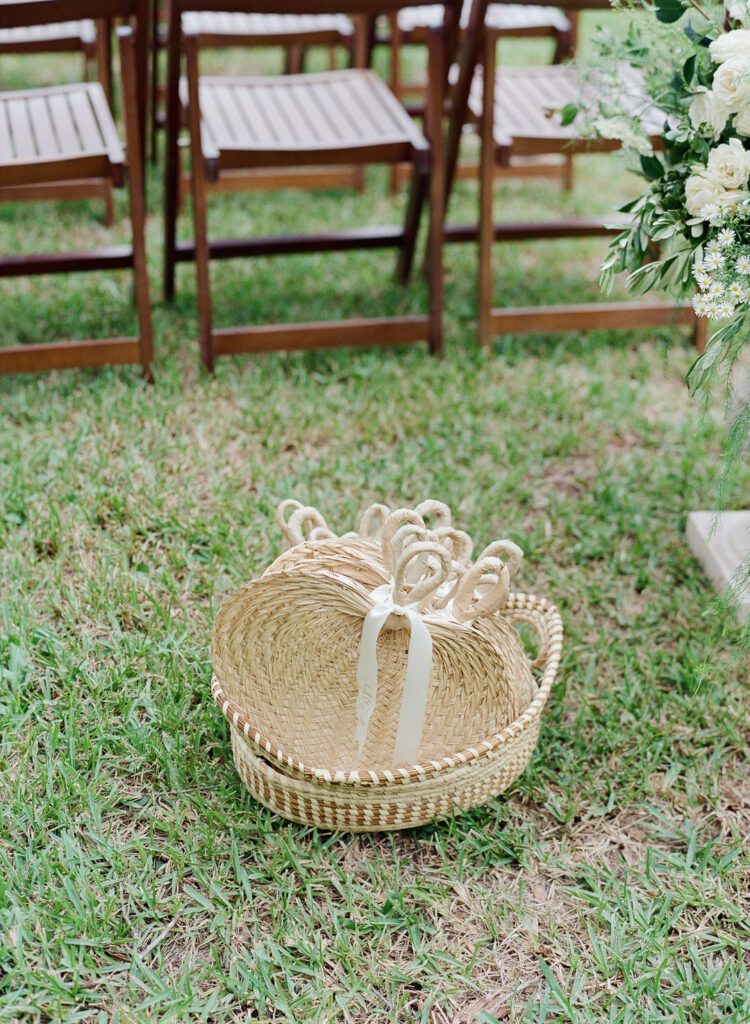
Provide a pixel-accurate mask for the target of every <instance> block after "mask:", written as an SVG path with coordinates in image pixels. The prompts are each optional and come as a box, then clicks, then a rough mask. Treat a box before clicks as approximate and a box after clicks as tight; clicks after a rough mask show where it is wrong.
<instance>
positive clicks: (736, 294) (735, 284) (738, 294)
mask: <svg viewBox="0 0 750 1024" xmlns="http://www.w3.org/2000/svg"><path fill="white" fill-rule="evenodd" d="M727 291H728V292H729V294H730V295H731V296H732V298H733V299H734V301H735V302H742V300H743V299H744V298H745V292H746V291H747V288H746V287H745V286H744V285H741V284H740V283H739V281H732V283H731V284H730V285H729V288H728V289H727Z"/></svg>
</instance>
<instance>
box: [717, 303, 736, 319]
mask: <svg viewBox="0 0 750 1024" xmlns="http://www.w3.org/2000/svg"><path fill="white" fill-rule="evenodd" d="M730 316H734V306H733V305H732V303H731V302H720V303H719V308H718V312H717V319H718V320H728V319H729V317H730Z"/></svg>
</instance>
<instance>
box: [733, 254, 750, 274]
mask: <svg viewBox="0 0 750 1024" xmlns="http://www.w3.org/2000/svg"><path fill="white" fill-rule="evenodd" d="M734 269H735V270H736V271H737V273H738V274H745V275H747V274H750V256H738V257H737V262H736V263H735V265H734Z"/></svg>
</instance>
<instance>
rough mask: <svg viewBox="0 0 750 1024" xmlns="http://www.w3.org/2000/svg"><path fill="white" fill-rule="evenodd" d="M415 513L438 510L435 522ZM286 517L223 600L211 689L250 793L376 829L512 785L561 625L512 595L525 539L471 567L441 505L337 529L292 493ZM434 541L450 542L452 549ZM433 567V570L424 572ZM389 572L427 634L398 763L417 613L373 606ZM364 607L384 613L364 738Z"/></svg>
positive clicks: (301, 814)
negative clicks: (444, 606) (420, 701)
mask: <svg viewBox="0 0 750 1024" xmlns="http://www.w3.org/2000/svg"><path fill="white" fill-rule="evenodd" d="M290 513H291V515H290ZM423 514H424V515H427V514H429V515H430V516H431V517H432V518H433V519H434V520H435V521H436V526H435V530H434V531H433V532H430V531H426V528H425V526H424V522H423V519H422V516H423ZM279 522H280V525H281V526H282V530H283V531H284V533H285V536H286V537H287V541H288V543H289V544H291V547H290V548H289V550H287V551H285V552H284V553H283V554H282V555H281V556H280V557H279V558H278V559H277V560H276V561H275V562H274V563H273V564H272V565H271V566H269V568H268V569H267V570H266V571H265V572H264V573H263V575H262V576H261V577H259V578H258V579H256V580H255V581H253V582H252V583H250V584H249V585H248V586H246V587H244V588H242V589H241V590H240V591H237V592H236V593H235V594H233V595H232V596H231V597H230V598H229V600H228V601H227V602H226V603H225V604H224V606H223V607H222V609H221V610H220V613H219V615H218V617H217V621H216V627H215V630H214V672H215V674H214V679H213V683H212V692H213V696H214V699H215V701H216V703H217V704H218V706H219V707H220V708H221V710H222V712H223V713H224V715H225V716H226V718H227V719H228V721H229V723H230V728H231V738H232V750H233V754H234V760H235V763H236V766H237V770H238V773H239V775H240V777H241V778H242V780H243V782H244V783H245V785H246V787H247V788H248V790H249V791H250V792H251V793H252V795H253V796H254V797H255V798H256V799H257V800H259V802H261V803H262V804H264V805H265V806H267V807H269V808H271V809H272V810H274V811H276V812H277V813H279V814H281V815H282V816H284V817H286V818H288V819H290V820H292V821H295V822H299V823H301V824H305V825H312V826H318V827H321V828H326V829H344V830H348V831H380V830H393V829H401V828H411V827H414V826H417V825H421V824H424V823H426V822H429V821H431V820H433V819H436V818H441V817H445V816H447V815H449V814H451V813H453V812H456V811H462V810H467V809H469V808H471V807H475V806H477V805H480V804H483V803H486V802H487V801H488V800H490V799H492V798H493V797H495V796H497V795H498V794H500V793H502V792H503V791H504V790H505V789H507V788H508V786H510V785H511V784H512V783H513V782H514V781H515V780H516V779H517V778H518V776H519V775H520V774H521V773H522V772H523V770H524V768H525V767H526V765H527V764H528V762H529V760H530V758H531V756H532V754H533V752H534V749H535V747H536V744H537V740H538V737H539V729H540V720H541V715H542V712H543V710H544V706H545V704H546V701H547V699H548V697H549V693H550V690H551V688H552V685H553V683H554V680H555V677H556V674H557V669H558V666H559V662H560V656H561V652H562V635H563V630H562V621H561V619H560V616H559V614H558V613H557V610H556V609H555V608H554V607H553V606H552V605H551V604H550V603H549V602H548V601H546V600H545V599H543V598H538V597H535V596H532V595H526V594H519V593H510V594H509V586H508V581H509V580H510V575H512V573H514V572H515V571H516V569H517V568H518V564H519V562H520V559H521V558H522V557H523V554H522V552H521V551H520V549H519V548H517V546H516V545H514V544H512V542H509V541H498V542H495V544H494V545H490V547H489V548H487V549H485V551H484V552H483V554H482V556H480V558H479V559H478V560H477V562H476V563H474V565H473V567H472V563H471V562H470V561H469V559H470V556H471V547H472V545H471V539H470V538H469V537H468V536H467V535H466V534H462V533H461V532H460V531H456V530H454V529H453V528H452V527H451V526H450V512H449V510H448V509H447V508H446V506H444V505H442V504H441V503H439V502H424V503H422V505H421V506H418V507H417V509H416V510H414V511H411V510H398V511H397V512H396V513H389V511H388V509H386V508H385V507H384V506H374V507H373V508H372V509H371V510H369V511H368V513H366V514H365V516H364V517H363V519H362V523H361V527H360V530H361V533H360V535H353V534H347V535H345V536H344V537H340V538H339V537H336V536H335V535H334V534H333V533H332V532H331V531H330V530H329V529H328V527H327V525H326V524H325V520H324V519H323V517H322V516H321V515H320V513H318V512H317V511H316V510H315V509H311V508H308V507H303V506H301V505H300V504H299V503H297V502H292V501H290V502H285V503H283V504H282V506H281V508H280V510H279ZM381 535H382V538H383V540H382V543H379V542H378V541H379V540H380V537H381ZM391 539H392V543H393V549H392V550H393V554H392V555H391V546H390V545H391ZM397 544H398V545H399V546H398V547H397V546H396V545H397ZM442 544H446V545H448V547H447V548H446V549H445V550H446V552H452V554H448V555H447V557H448V562H445V558H446V554H442V553H441V551H442V548H441V546H440V545H442ZM404 545H406V546H404ZM422 552H423V553H422ZM438 555H439V557H440V559H442V560H443V561H442V564H443V569H442V570H440V568H439V564H438V561H437V556H438ZM392 559H393V560H392ZM451 559H452V561H451ZM456 559H459V561H458V562H457V561H456ZM399 560H400V561H399ZM407 565H411V566H412V568H411V569H407V568H406V566H407ZM449 566H452V568H451V569H450V571H451V573H452V576H451V577H449V578H451V579H453V580H458V583H457V584H452V586H454V587H457V588H458V589H454V590H453V593H454V595H456V596H455V599H454V602H453V607H454V611H453V612H452V613H451V612H450V609H449V611H448V612H447V613H446V614H443V612H442V611H441V610H440V608H441V605H440V604H439V603H437V602H434V603H433V598H432V597H431V596H430V594H434V593H435V586H436V585H439V586H443V584H442V583H441V582H440V579H441V578H442V580H445V579H446V577H445V576H444V575H443V576H442V577H440V572H443V573H444V572H447V571H448V567H449ZM415 573H416V575H415ZM425 573H427V575H426V576H425V575H424V574H425ZM436 573H437V576H435V575H434V574H436ZM456 573H458V576H456ZM430 574H433V575H430ZM462 574H465V579H463V580H462ZM470 577H471V581H469V578H470ZM422 578H424V581H425V582H424V583H419V584H418V583H417V581H418V580H419V579H422ZM433 578H434V579H437V583H432V582H427V581H428V580H430V581H431V580H432V579H433ZM391 580H394V581H395V582H394V583H393V586H394V591H393V593H394V594H396V593H398V589H397V588H398V587H399V586H403V587H406V590H405V591H404V593H405V594H406V595H408V594H409V592H410V588H411V590H412V591H413V593H414V595H415V597H414V598H409V600H414V599H416V594H417V591H418V590H419V588H420V587H421V588H423V589H422V591H420V592H424V593H425V599H424V604H423V605H422V606H421V607H423V608H424V610H423V611H422V612H421V617H422V622H423V623H424V624H425V625H426V626H427V628H428V629H429V633H430V636H431V638H432V645H431V647H432V654H431V672H430V685H429V690H428V691H427V705H426V714H425V722H424V728H423V729H422V728H421V727H420V732H419V733H417V736H419V735H421V737H422V738H421V743H420V747H419V751H420V761H419V763H417V764H410V763H407V762H406V761H405V762H403V763H401V764H399V763H398V761H396V762H395V763H394V738H395V737H396V734H397V725H398V722H399V713H400V709H401V706H402V704H403V702H404V701H405V699H406V698H405V688H406V684H405V676H406V674H407V661H408V657H407V655H408V651H409V649H410V637H411V633H412V630H413V629H416V628H417V626H419V628H420V629H421V630H422V631H424V628H425V626H423V625H420V623H419V622H415V624H414V625H413V626H411V627H410V626H409V624H408V620H407V619H405V618H400V617H399V615H403V613H402V612H400V611H399V605H400V604H401V603H402V602H403V600H404V598H401V599H399V600H397V602H396V604H395V608H396V612H397V613H398V614H395V613H390V617H388V616H389V609H390V608H391V607H392V606H391V605H390V604H389V605H386V606H385V607H386V611H385V613H382V612H380V611H378V609H377V608H376V603H377V601H381V600H382V598H381V597H378V596H377V595H378V593H379V592H380V591H382V590H383V588H384V587H385V590H386V592H388V590H389V587H390V585H391V584H390V582H389V581H391ZM399 580H401V581H402V582H401V583H399ZM446 586H447V584H446ZM462 587H463V590H462ZM443 590H445V586H443ZM441 592H442V591H441ZM464 593H465V594H466V595H467V596H466V597H464V596H463V594H464ZM498 600H499V601H500V602H501V603H500V604H499V605H498ZM374 602H375V603H374ZM459 603H460V604H459ZM413 607H417V605H414V606H413ZM498 607H499V610H497V609H498ZM378 608H379V606H378ZM371 609H372V610H373V614H375V613H376V612H377V613H378V614H381V615H383V614H384V616H385V617H388V618H387V621H384V619H383V618H381V622H383V623H384V627H385V628H382V627H381V632H380V635H379V637H378V639H377V701H376V702H375V703H374V705H371V708H372V710H371V711H370V712H369V714H370V716H371V717H370V718H369V719H368V723H369V724H368V726H367V727H366V731H365V733H364V735H363V737H362V740H361V741H360V744H358V743H357V742H355V733H356V728H355V727H356V725H357V722H358V721H359V718H358V715H359V714H360V711H359V704H358V703H357V681H356V678H355V677H356V675H357V659H358V652H359V648H360V643H361V642H362V630H363V622H364V621H365V618H366V617H367V616H368V613H369V611H370V610H371ZM520 623H527V624H529V625H530V626H531V627H533V629H534V631H535V632H536V633H537V634H538V636H539V650H538V654H537V657H536V658H535V659H534V660H533V662H530V660H529V657H528V656H527V655H526V653H525V650H524V647H523V644H522V643H521V640H520V637H519V635H518V633H517V632H516V630H515V628H514V626H516V625H518V624H520ZM404 627H406V628H404ZM532 671H533V673H534V675H532ZM534 676H536V678H534ZM406 720H407V721H411V719H406ZM412 745H413V746H414V751H415V753H416V751H417V747H416V745H415V744H412ZM403 749H404V750H406V748H403Z"/></svg>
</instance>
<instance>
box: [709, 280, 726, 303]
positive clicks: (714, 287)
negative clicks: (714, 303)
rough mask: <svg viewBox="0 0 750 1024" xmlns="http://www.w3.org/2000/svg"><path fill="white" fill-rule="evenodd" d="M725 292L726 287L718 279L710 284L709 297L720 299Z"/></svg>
mask: <svg viewBox="0 0 750 1024" xmlns="http://www.w3.org/2000/svg"><path fill="white" fill-rule="evenodd" d="M723 294H724V287H723V286H722V285H720V284H719V282H718V281H714V282H713V283H712V284H710V285H709V287H708V297H709V299H720V298H721V296H722V295H723Z"/></svg>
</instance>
